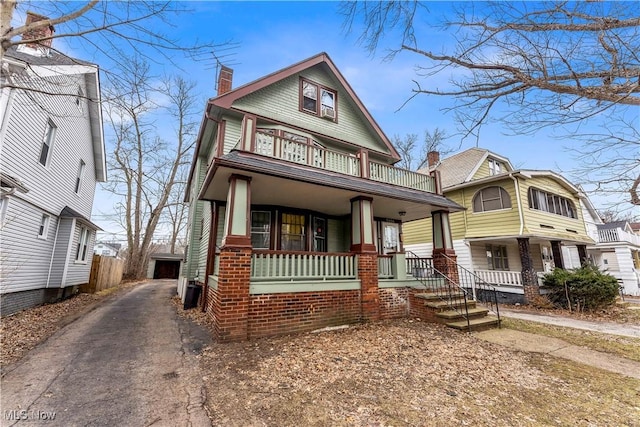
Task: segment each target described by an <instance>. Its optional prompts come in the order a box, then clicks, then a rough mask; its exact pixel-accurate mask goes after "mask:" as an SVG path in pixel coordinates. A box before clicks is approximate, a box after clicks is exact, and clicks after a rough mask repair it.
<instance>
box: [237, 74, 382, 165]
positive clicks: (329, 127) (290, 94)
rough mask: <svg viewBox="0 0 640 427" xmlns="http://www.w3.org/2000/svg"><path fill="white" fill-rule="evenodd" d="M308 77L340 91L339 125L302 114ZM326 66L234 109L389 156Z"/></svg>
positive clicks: (261, 92)
mask: <svg viewBox="0 0 640 427" xmlns="http://www.w3.org/2000/svg"><path fill="white" fill-rule="evenodd" d="M300 77H304V78H306V79H308V80H310V81H312V82H315V83H319V84H321V85H323V86H326V87H328V88H330V89H334V90H336V91H337V94H338V97H337V109H336V110H337V114H338V116H337V122H333V121H331V120H327V119H323V118H321V117H318V116H315V115H313V114H308V113H304V112H302V111H299V104H298V103H299V99H300V98H299V82H300ZM339 86H340V85H339V83H338V81H337V80H334V79H333V77H332V75H331V74H330V73H329V72H327V68H325V67H324V66H323V65H317V66H315V67H312V68H310V69H307V70H304V71H302V72H301V73H299V74H296V75H293V76H290V77H288V78H286V79H284V80H281V81H279V82H277V83H275V84H273V85H271V86H268V87H266V88H263V89H261V90H258V91H255V92H253V93H251V94H249V95H247V96H245V97H243V98H242V99H239V100H237V101H236V102H235V103H234V107H236V108H239V109H241V110H245V111H249V112H252V113H254V114H259V115H261V116H266V117H268V118H270V119H273V120H277V121H280V122H283V123H290V124H291V125H293V126H296V127H299V128H302V129H306V130H308V131H309V132H311V133H318V134H322V135H327V136H330V137H333V138H337V139H340V140H344V141H348V142H350V143H352V144H355V145H358V146H362V147H365V148H368V149H371V150H375V151H379V152H383V153H389V149H388V148H387V147H386V146H385V145H384V143H383V142H382V140H380V138H379V137H378V136H377V134H375V133H374V132H373V131H372V130H371V129H370V127H369V126H368V125H367V123H366V120H364V119H363V116H362V115H361V113H360V110H359V109H358V108H357V106H356V104H355V103H354V102H353V101H352V100H351V98H350V96H349V95H348V94H347V92H346V91H344V90H343V89H342V88H340V87H339Z"/></svg>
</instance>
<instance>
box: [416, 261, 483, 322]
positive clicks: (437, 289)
mask: <svg viewBox="0 0 640 427" xmlns="http://www.w3.org/2000/svg"><path fill="white" fill-rule="evenodd" d="M406 253H407V254H410V255H411V256H412V257H407V263H408V264H409V265H411V263H415V260H417V266H418V267H414V268H412V270H411V271H412V273H413V272H414V271H415V268H418V269H420V270H419V271H421V272H422V271H426V272H428V274H427V275H426V276H423V275H418V276H414V278H415V279H416V280H418V281H419V282H420V283H421V284H422V285H423V286H424V287H425V289H426V290H428V291H430V292H431V293H433V294H434V295H435V296H436V297H438V298H439V299H440V300H441V301H444V302H446V303H447V305H448V306H449V308H450V309H451V310H453V311H455V312H457V313H458V314H459V315H461V316H462V317H463V318H464V319H465V320H466V322H467V331H468V332H471V319H470V318H469V300H468V296H467V295H468V292H467V291H466V290H465V289H464V288H462V287H461V286H460V285H459V284H457V283H455V282H454V281H453V280H451V278H450V277H449V276H448V275H446V274H444V273H443V272H441V271H439V270H438V269H437V268H435V267H434V266H433V259H432V258H421V257H418V256H417V255H416V254H415V253H413V252H411V251H406ZM455 264H456V266H457V263H455ZM412 275H413V274H412ZM429 278H442V279H444V280H445V283H446V286H445V287H442V286H439V285H437V286H436V285H435V284H434V283H433V281H429V280H428V279H429ZM460 296H462V298H460ZM460 299H462V300H463V301H464V310H462V309H460V308H459V307H458V305H459V304H455V303H454V302H455V301H460Z"/></svg>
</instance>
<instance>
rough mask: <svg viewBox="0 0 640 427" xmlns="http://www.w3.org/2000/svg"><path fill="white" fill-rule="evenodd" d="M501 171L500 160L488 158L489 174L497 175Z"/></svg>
mask: <svg viewBox="0 0 640 427" xmlns="http://www.w3.org/2000/svg"><path fill="white" fill-rule="evenodd" d="M500 172H502V167H501V165H500V162H499V161H497V160H494V159H489V175H498V174H499V173H500Z"/></svg>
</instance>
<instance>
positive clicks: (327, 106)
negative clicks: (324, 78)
mask: <svg viewBox="0 0 640 427" xmlns="http://www.w3.org/2000/svg"><path fill="white" fill-rule="evenodd" d="M300 92H301V99H300V109H301V110H302V111H304V112H307V113H311V114H315V115H316V116H319V117H323V118H325V119H329V120H333V121H335V120H336V117H337V112H336V98H337V92H336V91H335V90H332V89H329V88H327V87H324V86H322V85H320V84H317V83H314V82H311V81H309V80H306V79H302V80H301V83H300Z"/></svg>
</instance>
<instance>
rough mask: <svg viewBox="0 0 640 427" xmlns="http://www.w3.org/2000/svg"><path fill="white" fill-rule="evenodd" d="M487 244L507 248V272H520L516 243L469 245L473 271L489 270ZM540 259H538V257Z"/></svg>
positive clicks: (520, 266) (520, 264)
mask: <svg viewBox="0 0 640 427" xmlns="http://www.w3.org/2000/svg"><path fill="white" fill-rule="evenodd" d="M487 244H491V245H496V246H506V247H507V259H508V262H509V271H522V261H521V260H520V251H519V249H518V243H517V242H516V241H512V240H509V241H504V242H500V241H491V242H487V243H471V245H470V246H471V259H472V264H473V268H474V269H475V270H489V269H490V268H489V261H488V258H487ZM538 258H540V257H538Z"/></svg>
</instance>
